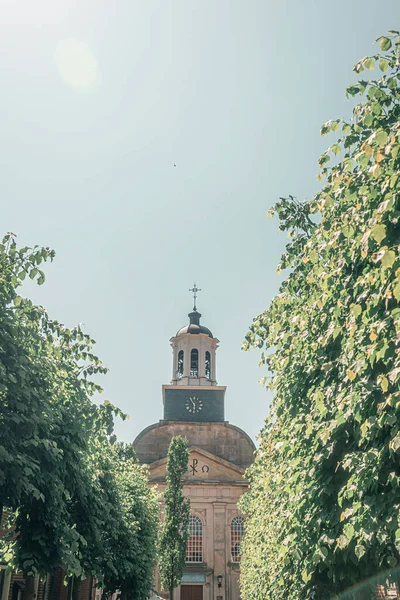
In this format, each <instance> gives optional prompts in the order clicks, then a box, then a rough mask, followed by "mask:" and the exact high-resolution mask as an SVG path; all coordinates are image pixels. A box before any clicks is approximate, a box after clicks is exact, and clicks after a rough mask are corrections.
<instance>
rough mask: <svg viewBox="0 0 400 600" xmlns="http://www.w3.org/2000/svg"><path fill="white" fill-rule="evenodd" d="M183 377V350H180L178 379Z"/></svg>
mask: <svg viewBox="0 0 400 600" xmlns="http://www.w3.org/2000/svg"><path fill="white" fill-rule="evenodd" d="M181 377H183V350H179V352H178V379H180V378H181Z"/></svg>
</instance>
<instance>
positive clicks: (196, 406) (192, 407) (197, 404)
mask: <svg viewBox="0 0 400 600" xmlns="http://www.w3.org/2000/svg"><path fill="white" fill-rule="evenodd" d="M185 408H186V410H187V411H188V412H190V413H192V414H193V413H197V412H200V411H201V410H203V401H202V400H200V398H196V396H190V397H189V398H188V399H187V400H186V404H185Z"/></svg>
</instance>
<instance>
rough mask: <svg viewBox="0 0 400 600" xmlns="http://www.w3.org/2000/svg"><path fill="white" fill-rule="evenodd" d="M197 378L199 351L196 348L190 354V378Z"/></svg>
mask: <svg viewBox="0 0 400 600" xmlns="http://www.w3.org/2000/svg"><path fill="white" fill-rule="evenodd" d="M198 376H199V351H198V350H196V348H193V350H192V351H191V353H190V377H198Z"/></svg>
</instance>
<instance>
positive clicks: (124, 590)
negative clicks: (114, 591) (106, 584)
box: [120, 587, 128, 600]
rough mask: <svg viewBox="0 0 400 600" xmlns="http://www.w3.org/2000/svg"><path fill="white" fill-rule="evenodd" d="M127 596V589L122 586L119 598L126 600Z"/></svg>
mask: <svg viewBox="0 0 400 600" xmlns="http://www.w3.org/2000/svg"><path fill="white" fill-rule="evenodd" d="M127 598H128V591H127V589H126V588H124V587H123V588H122V589H121V598H120V600H127Z"/></svg>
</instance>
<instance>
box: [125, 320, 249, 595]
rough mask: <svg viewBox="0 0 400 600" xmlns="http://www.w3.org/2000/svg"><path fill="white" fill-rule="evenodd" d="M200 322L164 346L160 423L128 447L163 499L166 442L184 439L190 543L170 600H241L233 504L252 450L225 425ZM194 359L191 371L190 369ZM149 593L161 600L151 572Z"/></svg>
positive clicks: (211, 350) (212, 346) (211, 346)
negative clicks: (168, 353)
mask: <svg viewBox="0 0 400 600" xmlns="http://www.w3.org/2000/svg"><path fill="white" fill-rule="evenodd" d="M194 310H195V309H194ZM200 316H201V315H199V313H195V312H192V313H190V314H189V318H190V323H189V325H188V326H186V327H183V328H181V329H180V330H179V331H178V333H177V335H176V336H175V337H173V338H172V339H171V345H172V348H173V353H174V356H173V378H172V381H171V385H164V386H163V388H162V392H163V405H164V418H163V419H162V420H160V421H159V422H158V423H155V424H153V425H150V426H149V427H147V428H146V429H144V430H143V431H142V432H141V433H140V434H139V435H138V436H137V438H136V439H135V441H134V447H135V450H136V454H137V457H138V459H139V461H140V462H141V463H143V464H147V465H148V466H149V478H150V484H151V485H154V486H157V488H158V491H159V492H160V494H161V498H162V494H163V492H164V490H165V485H166V484H165V476H166V464H167V454H168V447H169V444H170V441H171V439H172V437H173V436H176V435H180V436H182V437H186V438H187V439H188V443H189V456H190V458H189V464H188V469H187V472H186V474H185V476H184V478H183V484H184V488H183V492H184V495H185V496H189V497H190V503H191V521H190V528H189V529H190V531H191V537H190V539H189V543H188V550H187V557H186V558H187V561H186V567H185V571H184V574H183V578H182V582H181V585H180V586H178V587H177V588H176V589H175V591H174V598H173V600H240V592H239V574H240V562H239V560H240V557H239V552H238V549H239V544H240V537H241V535H242V530H243V518H242V517H241V515H240V512H239V509H238V506H237V504H238V500H239V498H240V496H241V495H242V494H243V492H245V491H246V489H247V486H248V482H247V481H246V480H245V479H244V474H245V470H246V468H247V467H249V466H250V465H251V463H252V461H253V456H254V450H255V447H254V444H253V442H252V440H251V439H250V438H249V436H248V435H247V434H246V433H245V432H244V431H242V430H241V429H240V428H239V427H235V426H234V425H231V424H230V423H228V422H227V421H225V420H224V418H225V417H224V415H225V406H224V405H225V390H226V388H225V387H223V386H218V384H217V382H216V380H215V372H216V361H215V353H216V349H217V346H218V340H216V338H214V337H213V336H212V334H211V332H210V331H209V330H208V329H207V328H205V327H202V326H201V325H200ZM193 352H194V353H195V357H196V360H198V363H197V364H198V370H196V363H194V362H193V361H192V362H191V357H192V355H193ZM206 353H207V354H206ZM207 363H208V364H210V365H211V369H210V371H209V372H208V370H207V368H206V365H207ZM179 365H181V367H180V368H181V372H179ZM177 373H178V375H179V376H178V375H177ZM209 373H210V375H209V379H208V380H207V375H208V374H209ZM161 504H162V503H161ZM161 512H162V506H161ZM155 588H156V590H157V593H158V594H160V593H161V594H162V596H163V597H164V598H167V597H168V594H167V592H166V591H165V590H161V589H160V581H159V577H158V574H157V573H156V581H155Z"/></svg>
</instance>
